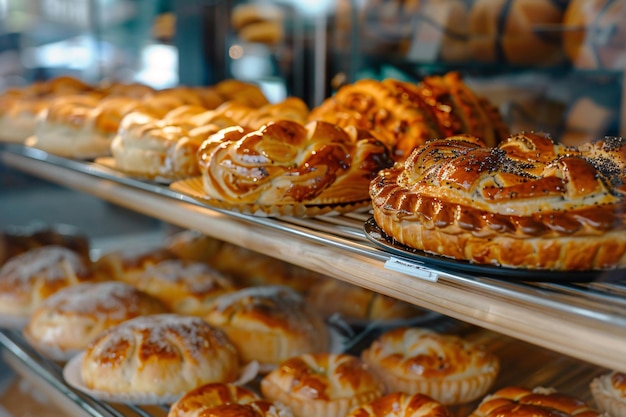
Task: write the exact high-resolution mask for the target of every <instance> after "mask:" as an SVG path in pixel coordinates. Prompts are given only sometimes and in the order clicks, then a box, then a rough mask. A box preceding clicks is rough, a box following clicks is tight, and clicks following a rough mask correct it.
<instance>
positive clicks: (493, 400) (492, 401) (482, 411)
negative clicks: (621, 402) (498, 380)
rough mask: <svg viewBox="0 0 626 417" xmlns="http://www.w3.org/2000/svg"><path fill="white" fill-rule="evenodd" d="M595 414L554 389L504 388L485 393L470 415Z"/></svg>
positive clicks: (536, 416)
mask: <svg viewBox="0 0 626 417" xmlns="http://www.w3.org/2000/svg"><path fill="white" fill-rule="evenodd" d="M555 415H559V416H563V417H568V416H576V417H596V416H598V415H599V413H598V412H597V411H595V410H593V409H592V408H591V407H589V406H588V405H587V404H586V403H585V402H584V401H582V400H580V399H577V398H575V397H572V396H569V395H566V394H561V393H558V392H556V391H555V390H553V389H549V388H541V387H537V388H534V389H532V390H530V389H527V388H521V387H515V386H510V387H505V388H502V389H500V390H498V391H496V392H495V393H493V394H490V395H487V396H486V397H485V398H484V399H483V400H482V401H481V403H480V405H479V406H478V408H477V409H476V410H474V412H473V413H472V414H470V417H496V416H507V417H549V416H555Z"/></svg>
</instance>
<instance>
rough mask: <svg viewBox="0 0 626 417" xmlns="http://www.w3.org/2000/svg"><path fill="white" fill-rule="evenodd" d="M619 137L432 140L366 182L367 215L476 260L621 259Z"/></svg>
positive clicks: (411, 239)
mask: <svg viewBox="0 0 626 417" xmlns="http://www.w3.org/2000/svg"><path fill="white" fill-rule="evenodd" d="M625 173H626V140H624V139H622V138H606V139H604V140H601V141H598V142H595V143H593V144H585V145H582V146H580V147H578V148H572V147H565V146H563V145H559V144H556V143H554V142H553V141H552V140H550V139H549V138H547V137H545V136H542V135H538V134H518V135H514V136H511V137H510V138H509V139H508V140H506V141H504V142H502V143H501V144H500V145H498V146H497V147H494V148H490V147H486V146H485V145H484V144H483V142H482V141H481V140H479V139H477V138H476V137H473V136H465V135H464V136H453V137H450V138H447V139H437V140H433V141H431V142H429V143H428V144H426V145H424V146H422V147H420V148H418V149H417V150H416V151H415V152H413V154H412V155H411V156H410V157H409V158H408V159H407V160H406V162H405V163H404V165H397V166H396V167H394V168H391V169H387V170H383V171H381V172H380V173H379V175H378V177H377V178H376V179H375V180H374V181H372V183H371V188H370V193H371V196H372V206H373V209H374V218H375V220H376V223H377V224H378V226H380V228H381V229H382V230H383V231H384V232H385V233H386V234H387V235H389V236H391V237H392V238H393V239H395V240H396V241H397V242H399V243H402V244H404V245H406V246H409V247H412V248H416V249H421V250H424V251H426V252H430V253H435V254H439V255H443V256H447V257H451V258H455V259H461V260H467V261H470V262H475V263H479V264H491V265H501V266H507V267H514V268H528V269H551V270H589V269H610V268H615V267H624V266H626V214H625V213H626V201H625V196H626V174H625Z"/></svg>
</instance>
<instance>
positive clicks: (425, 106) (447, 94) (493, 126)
mask: <svg viewBox="0 0 626 417" xmlns="http://www.w3.org/2000/svg"><path fill="white" fill-rule="evenodd" d="M309 120H324V121H327V122H330V123H336V124H337V125H339V126H342V127H345V126H357V127H359V128H362V129H368V130H371V131H372V132H374V134H375V135H376V137H378V138H379V139H380V140H382V141H383V142H384V143H385V144H386V145H387V146H388V147H389V148H390V149H391V150H392V155H393V158H394V159H395V160H397V161H403V160H405V159H406V158H407V157H408V156H409V154H410V153H411V151H412V150H413V149H414V148H415V147H416V146H419V145H423V144H424V143H425V142H426V141H428V140H429V139H432V138H440V137H446V136H450V135H454V134H460V133H468V134H472V135H476V136H478V137H480V138H482V139H483V140H484V141H485V142H486V143H488V144H490V145H495V144H496V143H497V142H498V141H499V140H500V139H503V138H505V137H506V135H507V132H508V129H507V127H506V126H505V124H504V122H503V120H502V117H501V116H500V114H499V113H498V110H497V109H496V108H495V107H494V106H493V105H492V104H490V103H489V102H487V100H486V99H485V98H483V97H480V96H478V95H476V94H475V93H474V92H473V91H472V90H471V89H470V88H469V87H468V86H467V85H465V83H463V81H462V79H461V76H460V75H459V74H458V73H456V72H451V73H448V74H446V75H444V76H432V77H426V78H425V79H424V80H423V81H422V82H421V83H419V84H413V83H409V82H405V81H399V80H393V79H386V80H383V81H376V80H371V79H364V80H359V81H357V82H355V83H353V84H348V85H345V86H344V87H342V88H340V89H339V91H337V93H336V94H335V95H334V96H332V97H331V98H328V99H327V100H326V101H324V102H323V103H322V104H321V105H320V106H318V107H316V108H314V109H313V110H312V111H311V114H310V116H309Z"/></svg>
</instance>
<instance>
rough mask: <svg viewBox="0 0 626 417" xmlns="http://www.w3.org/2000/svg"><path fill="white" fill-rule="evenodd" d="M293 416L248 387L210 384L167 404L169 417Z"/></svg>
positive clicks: (285, 409) (281, 406)
mask: <svg viewBox="0 0 626 417" xmlns="http://www.w3.org/2000/svg"><path fill="white" fill-rule="evenodd" d="M211 416H215V417H257V416H258V417H264V416H265V417H292V414H291V412H290V411H289V409H288V408H287V407H285V406H284V405H282V404H280V403H273V402H270V401H266V400H263V399H261V398H260V397H259V396H258V395H256V394H255V393H254V392H252V391H250V390H249V389H246V388H243V387H240V386H237V385H233V384H225V383H217V382H216V383H212V384H206V385H203V386H200V387H198V388H196V389H194V390H191V391H189V392H188V393H186V394H185V395H184V396H183V397H181V398H180V399H179V400H178V401H176V402H175V403H174V404H172V406H171V407H170V411H169V414H168V417H211Z"/></svg>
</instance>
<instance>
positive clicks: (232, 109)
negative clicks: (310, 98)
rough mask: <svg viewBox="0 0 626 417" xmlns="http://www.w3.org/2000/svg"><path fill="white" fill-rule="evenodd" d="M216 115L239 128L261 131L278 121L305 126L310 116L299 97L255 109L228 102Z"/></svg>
mask: <svg viewBox="0 0 626 417" xmlns="http://www.w3.org/2000/svg"><path fill="white" fill-rule="evenodd" d="M215 115H216V116H217V117H219V116H223V117H226V118H229V119H231V120H233V121H235V122H236V125H238V126H243V127H246V128H249V129H259V128H261V127H263V126H264V125H266V124H268V123H269V122H273V121H276V120H292V121H294V122H298V123H301V124H304V123H306V121H307V117H308V115H309V108H308V106H307V105H306V103H305V102H304V101H302V100H301V99H299V98H297V97H287V98H286V99H284V100H283V101H280V102H278V103H271V104H265V105H263V106H261V107H253V106H250V105H249V104H245V103H241V102H238V101H227V102H225V103H224V104H222V105H221V106H219V107H218V108H216V109H215ZM208 121H209V122H210V121H211V120H210V119H209V120H208Z"/></svg>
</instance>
